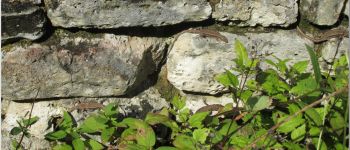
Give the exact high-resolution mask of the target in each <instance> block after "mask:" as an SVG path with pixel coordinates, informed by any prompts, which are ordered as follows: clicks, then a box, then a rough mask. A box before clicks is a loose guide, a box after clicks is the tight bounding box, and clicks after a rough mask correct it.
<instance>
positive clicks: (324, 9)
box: [300, 0, 345, 26]
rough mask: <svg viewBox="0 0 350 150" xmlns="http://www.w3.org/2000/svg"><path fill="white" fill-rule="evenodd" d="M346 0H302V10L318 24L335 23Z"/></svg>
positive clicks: (328, 24)
mask: <svg viewBox="0 0 350 150" xmlns="http://www.w3.org/2000/svg"><path fill="white" fill-rule="evenodd" d="M344 4H345V0H301V1H300V12H301V15H302V16H304V17H305V18H306V19H307V20H309V21H310V22H312V23H314V24H317V25H327V26H330V25H333V24H335V23H336V22H337V21H338V19H339V16H340V14H341V13H342V10H343V7H344Z"/></svg>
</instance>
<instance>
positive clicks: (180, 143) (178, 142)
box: [173, 134, 196, 150]
mask: <svg viewBox="0 0 350 150" xmlns="http://www.w3.org/2000/svg"><path fill="white" fill-rule="evenodd" d="M173 144H174V146H175V147H176V148H178V149H183V150H192V149H196V146H195V144H196V143H195V141H194V140H193V139H192V138H191V137H189V136H187V135H183V134H180V135H178V136H176V138H175V140H174V142H173Z"/></svg>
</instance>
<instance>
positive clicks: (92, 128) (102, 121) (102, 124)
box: [79, 115, 108, 133]
mask: <svg viewBox="0 0 350 150" xmlns="http://www.w3.org/2000/svg"><path fill="white" fill-rule="evenodd" d="M107 121H108V119H107V118H105V117H103V116H101V115H93V116H90V117H88V118H86V119H85V120H84V122H83V124H82V125H81V126H80V129H79V131H81V132H84V133H95V132H100V131H102V130H104V129H105V128H107V125H106V123H107Z"/></svg>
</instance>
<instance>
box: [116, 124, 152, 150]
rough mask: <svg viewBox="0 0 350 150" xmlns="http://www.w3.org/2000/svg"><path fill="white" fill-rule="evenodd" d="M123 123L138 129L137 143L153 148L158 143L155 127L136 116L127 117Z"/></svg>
mask: <svg viewBox="0 0 350 150" xmlns="http://www.w3.org/2000/svg"><path fill="white" fill-rule="evenodd" d="M122 123H124V124H126V125H127V126H129V127H130V128H131V129H136V130H137V136H136V141H137V144H139V145H143V146H146V147H148V148H151V147H153V146H154V145H155V143H156V136H155V133H154V131H153V129H152V128H151V127H150V126H149V125H148V124H147V123H146V122H144V121H142V120H140V119H135V118H125V119H124V120H123V121H122Z"/></svg>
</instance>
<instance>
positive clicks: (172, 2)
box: [45, 0, 211, 28]
mask: <svg viewBox="0 0 350 150" xmlns="http://www.w3.org/2000/svg"><path fill="white" fill-rule="evenodd" d="M45 5H46V7H47V14H48V17H49V18H50V20H51V22H52V24H53V25H54V26H61V27H82V28H118V27H135V26H143V27H145V26H164V25H173V24H178V23H182V22H190V21H202V20H205V19H207V18H209V17H210V15H211V7H210V5H209V3H208V2H206V0H182V1H178V0H128V1H125V0H113V1H96V0H45Z"/></svg>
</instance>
